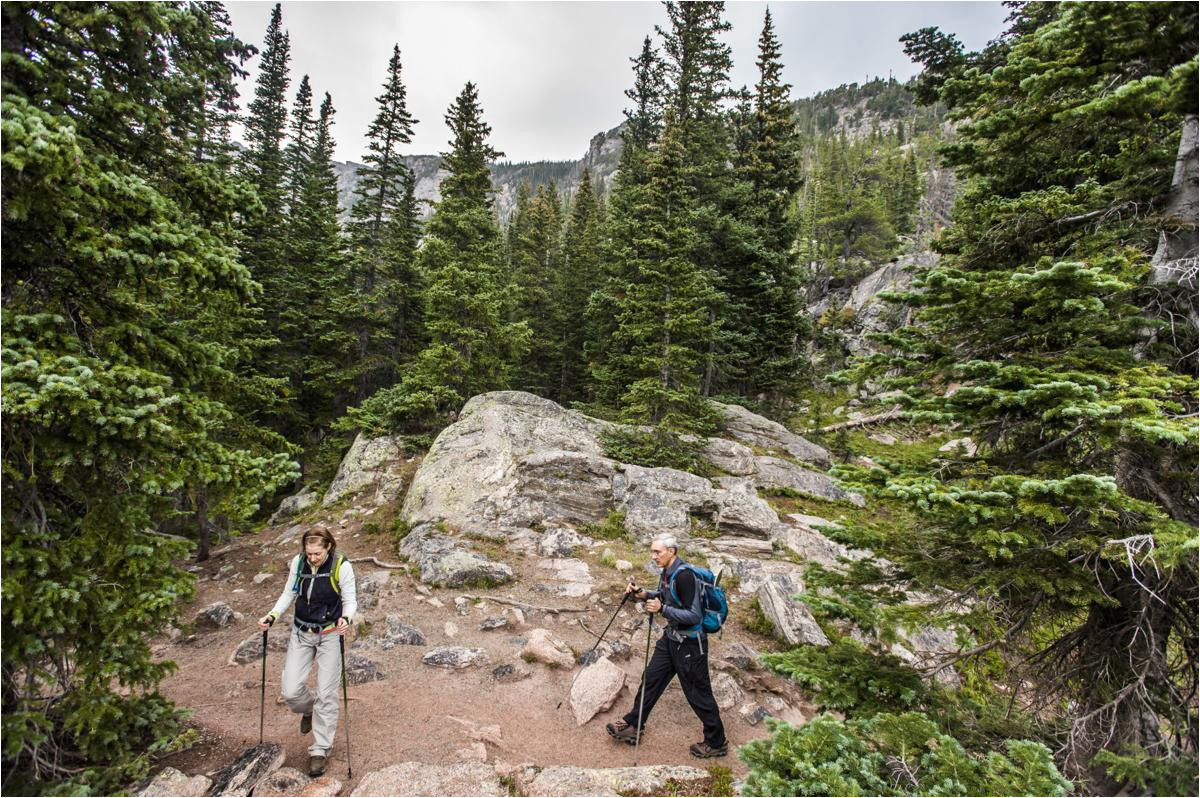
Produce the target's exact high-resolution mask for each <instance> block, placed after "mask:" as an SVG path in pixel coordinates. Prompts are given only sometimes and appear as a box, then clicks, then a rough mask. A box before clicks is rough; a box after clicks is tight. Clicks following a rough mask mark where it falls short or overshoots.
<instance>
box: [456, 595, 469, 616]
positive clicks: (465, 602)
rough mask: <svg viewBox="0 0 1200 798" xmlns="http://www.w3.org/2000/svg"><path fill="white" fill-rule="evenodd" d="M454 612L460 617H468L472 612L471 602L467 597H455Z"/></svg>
mask: <svg viewBox="0 0 1200 798" xmlns="http://www.w3.org/2000/svg"><path fill="white" fill-rule="evenodd" d="M454 611H455V612H457V613H458V614H459V615H466V614H467V613H469V612H470V611H471V602H470V600H469V599H467V597H466V596H455V597H454Z"/></svg>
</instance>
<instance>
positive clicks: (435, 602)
mask: <svg viewBox="0 0 1200 798" xmlns="http://www.w3.org/2000/svg"><path fill="white" fill-rule="evenodd" d="M425 601H427V602H428V603H429V606H431V607H437V608H438V609H441V608H442V607H445V606H446V605H445V604H443V603H442V602H441V601H439V600H438V599H436V598H433V597H430V598H427V599H425Z"/></svg>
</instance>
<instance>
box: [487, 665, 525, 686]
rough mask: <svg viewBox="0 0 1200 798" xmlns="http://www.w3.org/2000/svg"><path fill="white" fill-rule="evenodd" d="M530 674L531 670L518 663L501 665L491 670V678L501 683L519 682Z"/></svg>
mask: <svg viewBox="0 0 1200 798" xmlns="http://www.w3.org/2000/svg"><path fill="white" fill-rule="evenodd" d="M532 675H533V671H531V670H529V669H528V668H524V667H522V666H520V665H512V664H507V665H501V666H500V667H498V668H495V669H493V670H492V678H493V679H495V680H496V681H498V682H500V683H501V684H509V683H511V682H519V681H521V680H522V679H528V678H529V677H530V676H532Z"/></svg>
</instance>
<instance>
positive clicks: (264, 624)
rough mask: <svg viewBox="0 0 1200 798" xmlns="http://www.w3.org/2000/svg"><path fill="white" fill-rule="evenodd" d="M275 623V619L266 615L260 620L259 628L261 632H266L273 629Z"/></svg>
mask: <svg viewBox="0 0 1200 798" xmlns="http://www.w3.org/2000/svg"><path fill="white" fill-rule="evenodd" d="M273 623H275V619H274V618H272V617H271V616H270V615H264V616H263V617H261V618H259V619H258V628H259V630H260V631H263V632H265V631H267V630H268V629H270V628H271V624H273Z"/></svg>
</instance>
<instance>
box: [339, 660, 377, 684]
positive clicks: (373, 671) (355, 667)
mask: <svg viewBox="0 0 1200 798" xmlns="http://www.w3.org/2000/svg"><path fill="white" fill-rule="evenodd" d="M383 678H384V675H383V672H382V671H380V670H379V665H378V664H377V663H376V662H374V661H373V660H369V659H367V658H366V657H363V656H359V655H358V654H354V653H350V654H348V655H347V656H346V679H347V681H349V682H350V684H367V683H368V682H377V681H379V680H380V679H383Z"/></svg>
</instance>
